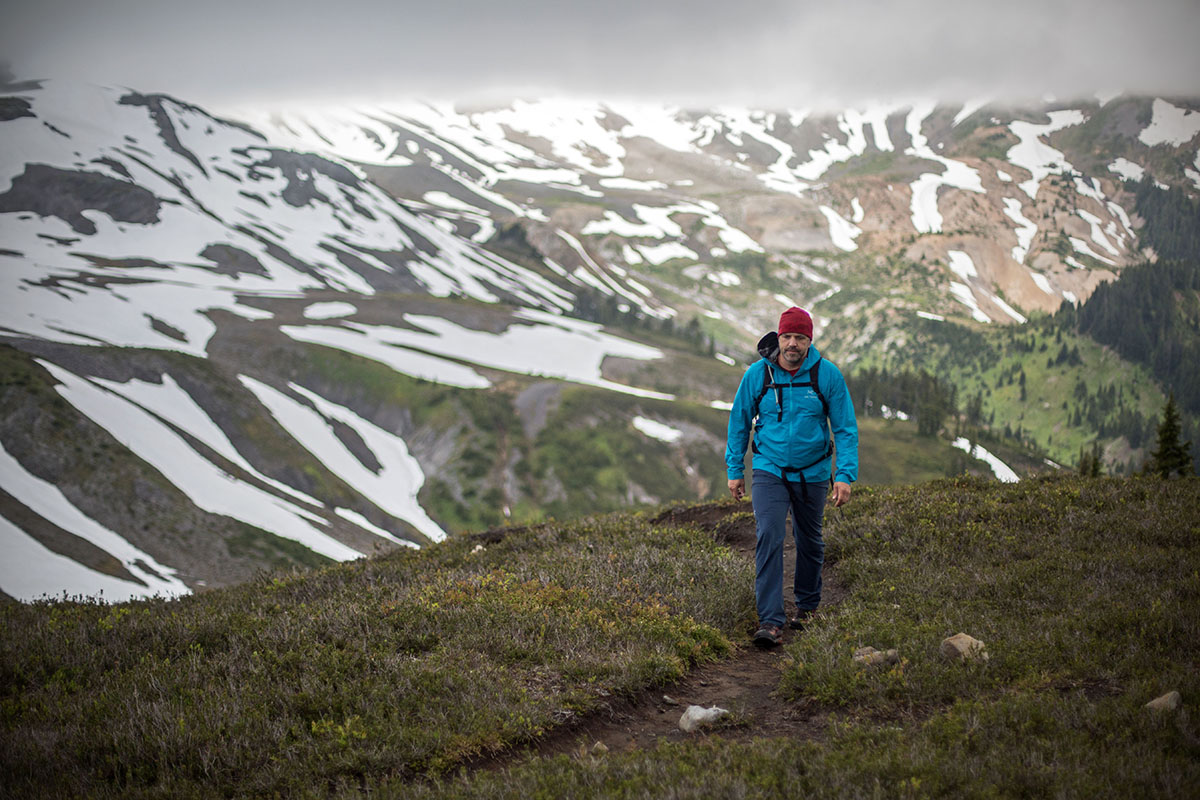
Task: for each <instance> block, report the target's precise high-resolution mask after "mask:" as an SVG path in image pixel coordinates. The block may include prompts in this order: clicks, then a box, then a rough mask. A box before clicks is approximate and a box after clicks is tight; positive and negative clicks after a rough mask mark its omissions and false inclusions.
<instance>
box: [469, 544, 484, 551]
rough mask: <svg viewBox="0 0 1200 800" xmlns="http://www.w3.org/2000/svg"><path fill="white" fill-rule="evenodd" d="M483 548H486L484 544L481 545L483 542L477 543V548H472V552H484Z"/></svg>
mask: <svg viewBox="0 0 1200 800" xmlns="http://www.w3.org/2000/svg"><path fill="white" fill-rule="evenodd" d="M483 549H484V548H483V545H481V544H477V545H475V549H474V550H472V551H471V552H472V553H482V552H483Z"/></svg>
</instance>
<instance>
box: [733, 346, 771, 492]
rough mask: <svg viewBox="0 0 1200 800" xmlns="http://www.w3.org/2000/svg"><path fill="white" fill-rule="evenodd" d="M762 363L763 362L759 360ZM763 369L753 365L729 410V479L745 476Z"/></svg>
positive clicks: (739, 386)
mask: <svg viewBox="0 0 1200 800" xmlns="http://www.w3.org/2000/svg"><path fill="white" fill-rule="evenodd" d="M758 363H761V362H758ZM761 372H762V370H761V369H758V368H756V365H755V366H751V367H750V369H748V370H746V374H745V375H743V376H742V382H741V383H740V384H738V390H737V394H736V395H735V396H734V398H733V408H732V409H731V410H730V412H729V431H728V434H727V435H726V440H725V471H726V473H727V474H728V476H729V480H731V481H736V480H738V479H739V478H743V477H745V473H746V447H747V445H749V443H750V428H751V425H753V423H754V395H755V385H756V381H757V385H758V386H762V374H761Z"/></svg>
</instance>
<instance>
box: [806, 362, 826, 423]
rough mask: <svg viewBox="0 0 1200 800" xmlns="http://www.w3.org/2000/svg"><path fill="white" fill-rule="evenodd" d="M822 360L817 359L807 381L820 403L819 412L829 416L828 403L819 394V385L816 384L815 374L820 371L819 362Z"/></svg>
mask: <svg viewBox="0 0 1200 800" xmlns="http://www.w3.org/2000/svg"><path fill="white" fill-rule="evenodd" d="M824 360H825V359H824V358H818V359H817V360H816V363H814V364H813V365H812V369H810V370H809V371H808V381H809V383H811V384H812V390H813V391H814V392H816V393H817V399H818V400H820V401H821V410H822V411H824V412H825V416H826V417H828V416H829V401H828V400H826V399H825V395H824V394H822V393H821V384H820V383H818V382H817V373H818V372H819V371H820V368H821V362H822V361H824Z"/></svg>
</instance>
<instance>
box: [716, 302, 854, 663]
mask: <svg viewBox="0 0 1200 800" xmlns="http://www.w3.org/2000/svg"><path fill="white" fill-rule="evenodd" d="M812 335H813V324H812V317H810V316H809V314H808V312H806V311H804V310H803V309H800V308H795V307H792V308H789V309H788V310H787V311H784V312H783V314H782V315H781V316H780V317H779V330H778V332H776V331H772V332H770V333H768V334H767V335H766V336H764V337H762V339H761V340H759V343H758V352H759V355H761V356H762V358H761V359H760V360H758V361H756V362H755V363H754V364H752V365H751V366H750V368H749V369H747V370H746V374H745V375H743V376H742V382H741V384H740V385H739V386H738V390H737V396H736V397H734V400H733V410H732V411H731V412H730V415H729V435H728V443H727V446H726V449H725V464H726V466H727V470H728V476H729V491H730V492H731V493H732V494H733V497H734V499H735V500H740V499H742V497H743V496H744V495H745V494H746V481H745V478H744V477H743V475H744V473H745V467H744V464H745V458H746V444H747V441H748V440H749V438H750V430H751V426H753V429H754V438H753V441H752V442H751V447H752V449H753V450H754V459H753V469H754V473H753V477H754V480H753V482H752V485H751V495H752V496H751V501H752V503H753V505H754V519H755V527H756V534H757V538H758V543H757V545H756V547H755V551H754V565H755V569H756V571H757V575H756V577H755V580H754V595H755V599H756V602H757V605H758V624H759V627H758V631H757V632H756V633H755V634H754V643H755V644H756V645H759V646H760V647H773V646H775V645H777V644H779V643H780V641H781V639H782V638H783V625H784V623H785V622H786V621H787V618H786V617H785V616H784V606H783V538H784V525H785V523H786V522H787V515H788V509H789V508H790V509H791V512H792V533H793V535H794V536H795V539H796V579H795V585H794V587H793V588H794V595H795V601H796V615H795V616H794V617H792V619H791V627H792V628H795V629H797V630H799V629H802V628H803V627H804V622H805V620H807V619H808V618H809V617H810V616H811V615H812V613H813V612H814V611H815V610H816V608H817V606H818V605H819V604H820V602H821V565H822V564H823V563H824V561H825V555H824V554H825V543H824V542H823V541H822V539H821V518H822V515H823V514H824V512H825V499H826V494H827V493H828V491H829V488H830V464H831V459H832V456H833V453H834V447H835V446H836V450H837V474H836V475H835V476H834V477H833V504H834V505H835V506H841V505H843V504H845V503H846V502H848V501H849V500H850V484H851V483H853V482H854V481H855V480H857V479H858V423H857V422H856V421H855V418H854V406H853V404H852V403H851V402H850V392H849V391H848V390H847V388H846V379H845V378H843V377H842V373H841V371H840V370H838V368H837V367H835V366H834V365H833V364H831V363H830V362H828V361H826V360H825V359H823V358H821V354H820V353H819V352H817V348H815V347H813V346H812ZM756 418H757V419H756ZM831 432H832V434H833V439H832V442H831V441H830V433H831Z"/></svg>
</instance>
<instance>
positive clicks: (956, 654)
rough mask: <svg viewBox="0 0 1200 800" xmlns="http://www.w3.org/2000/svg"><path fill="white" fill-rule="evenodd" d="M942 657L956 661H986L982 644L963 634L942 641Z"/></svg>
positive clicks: (986, 656)
mask: <svg viewBox="0 0 1200 800" xmlns="http://www.w3.org/2000/svg"><path fill="white" fill-rule="evenodd" d="M942 655H943V656H945V657H946V658H950V659H954V660H956V661H973V660H978V661H987V660H988V654H987V649H986V648H985V647H984V644H983V642H981V641H979V640H978V639H975V638H973V637H971V636H968V635H967V634H965V633H956V634H954V635H953V636H951V637H950V638H948V639H945V640H943V641H942Z"/></svg>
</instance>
